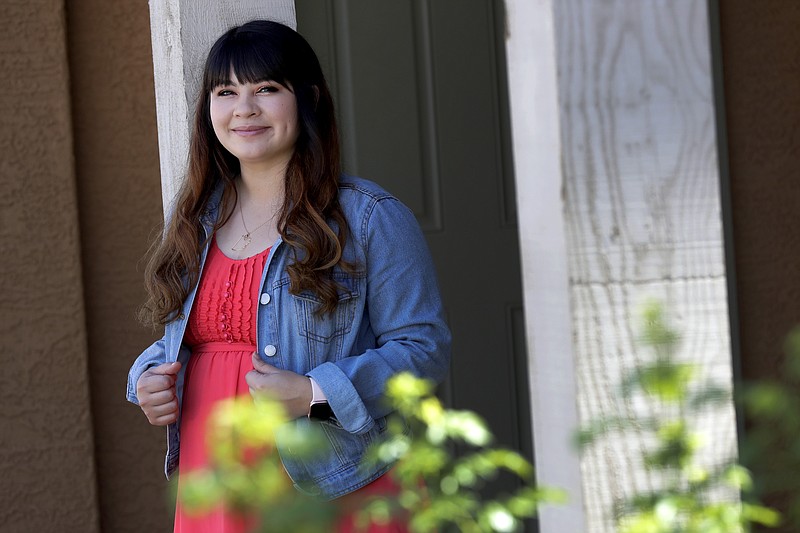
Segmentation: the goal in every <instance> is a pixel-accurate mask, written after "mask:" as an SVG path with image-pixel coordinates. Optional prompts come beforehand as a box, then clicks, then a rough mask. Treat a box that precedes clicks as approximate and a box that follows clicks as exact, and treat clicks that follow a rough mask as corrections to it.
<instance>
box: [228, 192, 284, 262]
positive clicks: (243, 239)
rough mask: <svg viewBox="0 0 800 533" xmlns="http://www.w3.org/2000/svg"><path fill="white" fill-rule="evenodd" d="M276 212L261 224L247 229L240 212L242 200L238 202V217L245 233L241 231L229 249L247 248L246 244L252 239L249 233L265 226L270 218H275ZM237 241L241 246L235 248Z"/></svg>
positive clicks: (239, 249)
mask: <svg viewBox="0 0 800 533" xmlns="http://www.w3.org/2000/svg"><path fill="white" fill-rule="evenodd" d="M277 213H278V212H277V211H275V213H273V214H272V216H271V217H269V218H268V219H267V220H266V221H265V222H264V223H263V224H261V225H259V226H258V227H257V228H256V229H254V230H253V231H250V230H249V229H247V224H245V223H244V213H243V212H242V202H239V217H241V219H242V226H243V227H244V231H245V233H243V234H242V236H241V237H239V240H238V241H236V242H235V243H233V246H231V250H233V251H234V252H243V251H244V249H245V248H247V247H248V246H250V243H251V242H253V239H252V237H250V235H252V234H253V233H255V232H256V231H258V230H260V229H261V228H263V227H264V226H266V225H267V224H268V223H269V222H271V221H272V219H273V218H275V215H276V214H277ZM239 243H242V247H241V248H237V246H238V245H239Z"/></svg>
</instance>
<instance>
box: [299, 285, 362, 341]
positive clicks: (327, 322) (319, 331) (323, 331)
mask: <svg viewBox="0 0 800 533" xmlns="http://www.w3.org/2000/svg"><path fill="white" fill-rule="evenodd" d="M333 279H334V281H336V283H337V284H338V285H339V287H338V289H337V290H338V303H337V304H336V309H335V310H334V311H333V313H324V314H317V313H316V311H317V310H318V309H319V308H320V307H321V305H322V300H321V299H320V298H319V296H317V295H316V294H314V293H313V292H311V291H303V292H302V293H300V294H293V295H292V299H293V300H294V308H295V314H296V317H297V327H298V330H299V333H300V335H302V336H303V337H306V338H307V339H310V340H314V341H317V342H321V343H324V344H329V343H331V342H332V341H333V340H334V339H336V338H337V337H340V336H342V335H345V334H347V333H349V332H350V330H351V329H353V322H354V321H355V314H356V306H357V303H358V298H359V281H360V278H357V277H354V276H348V275H346V274H341V273H334V276H333Z"/></svg>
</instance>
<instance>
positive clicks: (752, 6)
mask: <svg viewBox="0 0 800 533" xmlns="http://www.w3.org/2000/svg"><path fill="white" fill-rule="evenodd" d="M720 19H721V30H722V31H721V36H722V54H723V68H724V84H725V91H724V92H725V100H726V118H727V125H728V148H729V161H730V166H731V170H730V174H731V196H732V204H733V205H732V207H733V229H734V246H735V254H736V276H737V293H738V299H739V315H740V318H741V341H742V367H743V368H742V370H743V373H744V375H745V376H746V377H748V378H756V377H765V376H776V375H777V366H778V362H779V361H780V359H781V344H782V343H783V339H784V337H785V335H786V333H787V332H788V331H789V329H791V328H792V327H793V326H795V325H797V324H800V307H799V306H798V302H800V225H798V220H799V219H798V214H797V213H798V206H800V90H798V88H800V32H798V31H797V28H798V27H800V2H797V1H796V0H770V1H769V2H752V1H750V0H726V1H724V2H720Z"/></svg>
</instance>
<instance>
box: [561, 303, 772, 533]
mask: <svg viewBox="0 0 800 533" xmlns="http://www.w3.org/2000/svg"><path fill="white" fill-rule="evenodd" d="M679 341H680V338H679V335H678V334H677V332H675V331H674V330H672V329H671V328H670V327H669V325H668V324H667V322H666V320H665V317H664V313H663V310H662V308H661V306H660V305H658V304H656V303H650V304H648V305H647V306H646V308H645V311H644V320H643V335H642V339H641V342H642V344H643V345H644V346H646V347H648V348H650V349H651V350H652V352H653V354H654V358H653V360H652V361H651V362H649V363H646V364H642V365H640V366H639V367H637V368H636V369H634V370H633V371H632V372H630V374H629V375H628V376H626V377H625V378H624V379H623V382H622V395H623V398H625V399H627V400H638V404H639V405H642V403H644V404H645V405H648V406H649V409H648V410H647V411H648V412H649V413H655V414H648V415H642V416H629V417H626V416H621V417H608V418H602V419H598V420H595V421H593V422H591V423H590V424H588V425H587V426H586V427H585V428H583V429H582V430H581V431H579V432H578V434H577V435H576V443H577V445H578V447H579V448H581V449H586V448H587V447H588V446H591V445H592V444H594V443H595V442H597V441H598V440H600V439H602V438H604V437H607V436H609V435H610V434H612V433H624V432H626V431H635V432H636V433H637V434H641V433H645V434H649V436H650V437H651V438H652V443H653V444H652V446H650V447H649V448H647V449H646V451H645V452H643V457H642V461H643V464H644V466H645V468H646V469H648V470H649V471H655V472H658V474H659V476H658V477H660V479H661V480H662V483H661V484H660V485H661V486H660V488H658V489H655V490H653V491H652V492H646V493H639V494H635V495H633V497H631V498H630V499H628V500H626V501H624V502H622V504H621V505H620V506H619V508H618V509H617V510H616V518H617V523H618V528H619V533H738V532H746V531H749V528H750V525H751V524H761V525H765V526H774V525H777V524H778V522H779V521H780V516H779V514H778V513H777V512H775V511H774V510H772V509H769V508H766V507H764V506H761V505H758V504H755V503H752V502H751V501H748V500H747V499H742V500H739V499H738V498H733V499H731V500H729V501H725V500H724V499H721V498H720V497H719V492H720V489H724V488H727V489H729V491H731V490H732V491H735V492H740V493H742V494H743V495H747V493H749V492H750V490H751V488H752V480H751V478H750V474H749V472H748V471H747V469H745V468H743V467H742V466H740V465H738V464H737V463H736V461H735V460H733V459H731V460H729V461H727V462H726V463H725V464H723V465H722V466H720V467H717V468H714V469H708V468H704V467H702V466H700V464H699V462H698V460H697V457H698V452H699V451H700V449H701V448H702V445H703V442H702V437H701V435H700V434H699V433H698V432H696V431H693V430H692V428H691V427H690V423H689V417H690V415H691V414H692V413H696V412H697V411H698V410H700V409H703V408H705V407H708V406H713V405H715V404H719V403H720V402H724V401H729V400H730V395H729V394H728V393H727V392H726V391H725V390H724V389H722V388H720V387H718V386H716V385H714V384H712V383H698V380H699V378H698V374H699V373H698V367H697V366H696V365H693V364H690V363H683V362H679V361H676V360H675V352H676V348H677V345H678V343H679ZM634 403H637V402H634ZM712 493H715V494H716V496H712ZM720 500H722V501H720Z"/></svg>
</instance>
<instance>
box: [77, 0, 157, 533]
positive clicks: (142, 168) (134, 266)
mask: <svg viewBox="0 0 800 533" xmlns="http://www.w3.org/2000/svg"><path fill="white" fill-rule="evenodd" d="M67 19H68V21H69V24H68V45H69V64H70V72H71V78H72V90H71V93H72V108H73V117H74V118H73V122H74V135H75V173H76V177H77V185H78V187H77V189H78V202H79V207H80V210H79V213H80V227H81V244H82V248H81V256H82V259H83V282H84V295H85V306H86V320H87V324H88V325H89V327H88V329H87V339H88V353H89V369H90V376H91V378H90V384H91V392H92V394H91V405H92V414H93V419H94V427H95V460H96V463H97V486H98V494H99V509H100V520H101V526H102V530H103V531H107V532H114V533H117V532H120V533H123V532H143V531H147V532H151V531H152V532H157V531H170V530H171V529H170V528H171V520H172V518H171V513H172V511H171V508H172V507H171V505H170V504H169V502H168V496H167V493H168V491H167V483H166V481H165V479H164V476H163V473H162V472H163V461H164V456H163V453H164V445H165V437H164V429H163V428H155V427H152V426H150V425H149V424H147V421H146V419H145V417H144V416H143V415H142V413H141V411H140V409H139V408H138V407H136V406H134V405H131V404H129V403H127V402H126V401H125V397H124V396H125V378H126V374H127V370H128V367H129V366H130V363H131V362H132V361H133V358H135V357H136V355H138V353H139V351H141V349H143V348H144V347H146V346H147V345H148V344H150V342H151V341H152V337H154V336H155V332H152V331H149V330H146V329H144V328H142V327H141V326H139V325H138V324H137V322H136V320H135V317H134V315H135V312H136V309H137V307H138V305H139V304H141V302H142V301H143V299H144V291H143V289H142V269H143V264H142V263H141V262H140V259H141V257H142V255H143V254H144V252H145V250H146V247H147V242H148V238H149V236H150V234H151V232H152V230H153V228H154V227H155V226H156V224H158V222H159V221H160V219H161V185H160V174H159V166H158V141H157V131H156V122H155V121H156V117H155V100H154V90H153V62H152V56H151V52H150V20H149V11H148V5H147V2H134V1H130V0H117V1H111V2H110V1H108V0H80V1H73V2H68V12H67Z"/></svg>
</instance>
